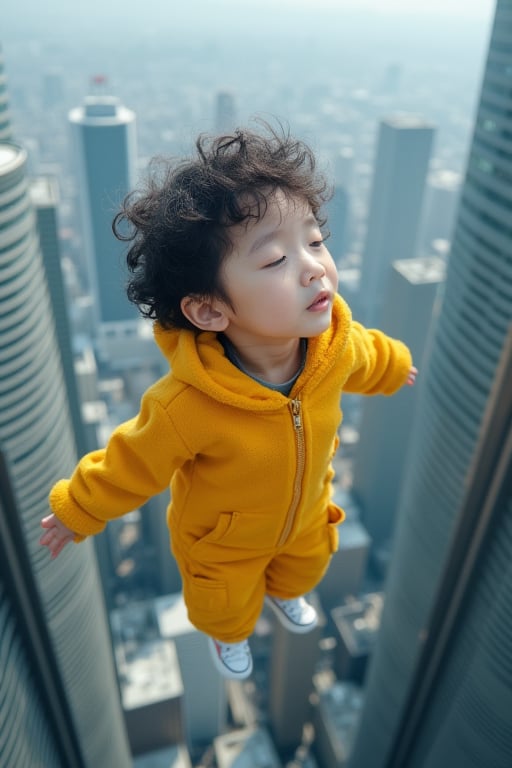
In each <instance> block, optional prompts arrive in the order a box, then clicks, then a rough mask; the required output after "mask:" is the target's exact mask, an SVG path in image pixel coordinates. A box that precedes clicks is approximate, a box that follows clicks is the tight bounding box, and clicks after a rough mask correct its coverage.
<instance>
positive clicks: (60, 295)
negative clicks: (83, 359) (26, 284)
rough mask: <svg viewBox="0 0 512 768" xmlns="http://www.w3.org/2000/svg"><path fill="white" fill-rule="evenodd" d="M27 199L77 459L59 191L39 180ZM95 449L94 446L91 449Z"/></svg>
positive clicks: (77, 410)
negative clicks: (33, 214)
mask: <svg viewBox="0 0 512 768" xmlns="http://www.w3.org/2000/svg"><path fill="white" fill-rule="evenodd" d="M30 196H31V198H32V205H33V206H34V209H35V212H36V217H37V232H38V235H39V245H40V248H41V254H42V257H43V264H44V271H45V274H46V281H47V284H48V290H49V292H50V299H51V303H52V310H53V317H54V319H55V330H56V332H57V345H58V348H59V351H60V356H61V360H62V370H63V373H64V381H65V382H66V395H67V401H68V407H69V411H70V414H71V419H72V422H73V434H74V436H75V442H76V449H77V453H78V455H79V456H82V455H83V454H84V453H85V452H86V451H87V450H88V445H87V441H86V439H85V430H84V425H83V420H82V404H81V400H80V396H79V392H78V384H77V378H76V374H75V360H74V355H73V348H72V341H71V328H70V324H69V313H68V300H67V296H66V289H65V285H64V277H63V274H62V266H61V253H60V244H59V232H58V222H57V206H58V202H59V189H58V185H57V181H56V179H54V178H53V177H50V176H39V177H37V178H36V179H33V180H32V181H31V183H30ZM94 447H96V446H94Z"/></svg>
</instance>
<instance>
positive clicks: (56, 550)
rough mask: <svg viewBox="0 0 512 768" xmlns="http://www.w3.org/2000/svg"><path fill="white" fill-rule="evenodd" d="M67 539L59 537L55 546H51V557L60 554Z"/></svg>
mask: <svg viewBox="0 0 512 768" xmlns="http://www.w3.org/2000/svg"><path fill="white" fill-rule="evenodd" d="M68 541H69V539H67V538H66V539H60V541H58V542H57V544H56V546H55V547H54V548H53V551H52V558H53V559H55V558H56V557H58V556H59V555H60V553H61V552H62V550H63V549H64V547H65V546H66V544H67V543H68Z"/></svg>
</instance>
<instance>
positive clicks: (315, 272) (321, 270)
mask: <svg viewBox="0 0 512 768" xmlns="http://www.w3.org/2000/svg"><path fill="white" fill-rule="evenodd" d="M325 274H326V271H325V266H324V264H323V263H322V262H321V261H320V260H319V259H317V258H315V257H314V256H313V255H312V254H310V253H307V254H305V255H304V267H303V270H302V276H301V277H302V279H301V282H302V284H303V285H304V286H308V285H309V284H310V283H312V282H313V280H321V279H322V277H324V276H325Z"/></svg>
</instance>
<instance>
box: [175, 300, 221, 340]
mask: <svg viewBox="0 0 512 768" xmlns="http://www.w3.org/2000/svg"><path fill="white" fill-rule="evenodd" d="M180 307H181V311H182V312H183V314H184V315H185V317H186V318H187V320H188V321H189V322H191V323H192V325H195V326H196V328H199V329H200V330H201V331H216V332H219V331H225V330H226V328H227V327H228V325H229V318H228V316H227V313H226V307H225V305H224V304H223V303H222V301H220V300H219V299H205V298H201V296H185V298H184V299H182V300H181V304H180Z"/></svg>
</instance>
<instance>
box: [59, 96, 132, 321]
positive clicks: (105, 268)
mask: <svg viewBox="0 0 512 768" xmlns="http://www.w3.org/2000/svg"><path fill="white" fill-rule="evenodd" d="M69 121H70V123H71V128H72V137H73V158H74V162H75V170H76V174H77V182H78V198H79V203H80V213H81V222H82V237H83V242H84V251H85V258H86V270H87V275H88V278H89V290H90V291H91V293H92V294H93V297H94V305H95V311H96V321H97V322H100V323H111V322H119V321H132V320H135V319H136V318H137V311H136V308H135V307H134V305H133V304H131V303H130V302H129V301H128V299H127V297H126V294H125V290H124V284H125V280H126V276H125V274H124V272H123V270H122V268H121V264H122V258H123V253H124V251H125V244H124V243H121V242H119V241H118V240H117V239H116V238H115V237H114V235H113V233H112V219H113V218H114V216H115V214H116V213H117V211H118V210H119V207H120V204H121V202H122V200H123V198H124V197H125V195H126V194H128V192H130V191H132V189H133V188H134V186H135V183H136V160H137V146H136V133H135V113H134V112H132V111H131V110H129V109H127V108H126V107H124V106H123V105H122V104H121V103H120V101H119V99H117V98H115V97H112V96H88V97H87V98H86V99H85V102H84V104H83V105H82V106H80V107H76V108H75V109H72V110H71V112H70V113H69Z"/></svg>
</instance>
